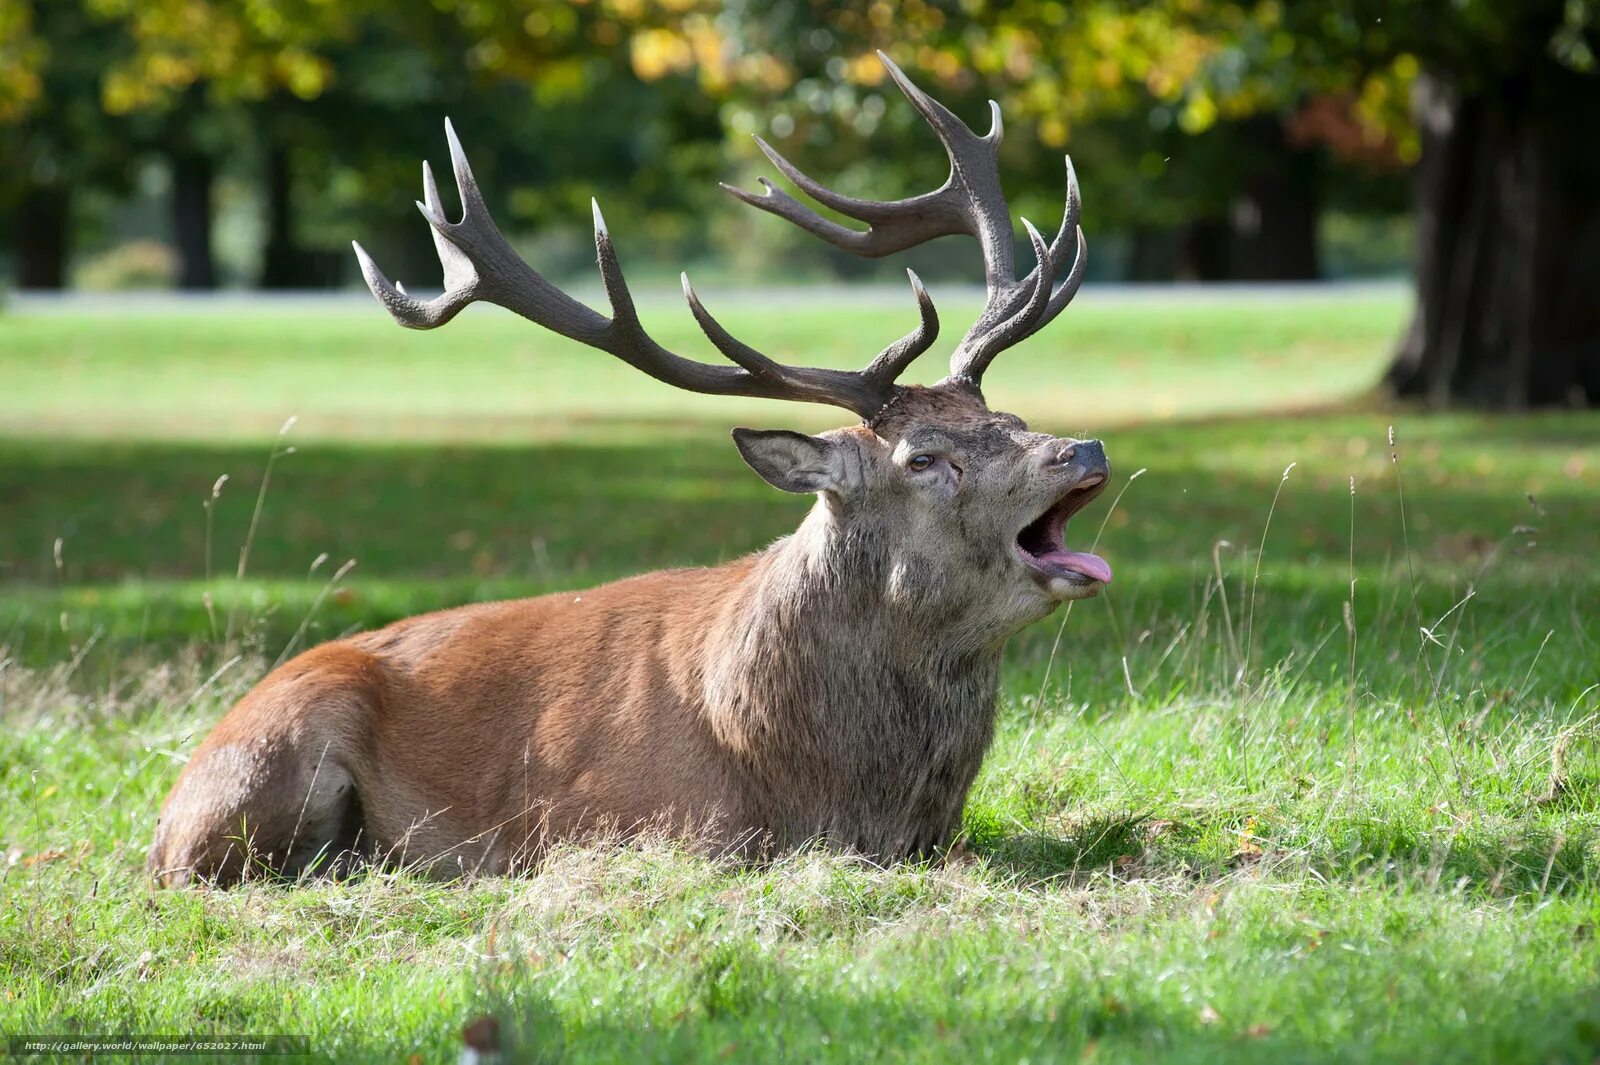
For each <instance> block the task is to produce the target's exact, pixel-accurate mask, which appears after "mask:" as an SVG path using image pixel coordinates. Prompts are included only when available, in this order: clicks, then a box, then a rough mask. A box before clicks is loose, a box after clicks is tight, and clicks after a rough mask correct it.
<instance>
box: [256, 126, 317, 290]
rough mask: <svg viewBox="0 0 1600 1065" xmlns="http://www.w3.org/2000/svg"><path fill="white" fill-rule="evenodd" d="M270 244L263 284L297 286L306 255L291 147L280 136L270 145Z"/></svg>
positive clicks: (263, 262)
mask: <svg viewBox="0 0 1600 1065" xmlns="http://www.w3.org/2000/svg"><path fill="white" fill-rule="evenodd" d="M266 170H267V172H266V188H265V189H264V190H263V191H264V192H265V193H266V201H267V243H266V247H265V248H264V249H263V250H262V253H261V287H262V288H294V287H296V286H298V285H303V284H305V283H306V282H305V280H304V279H303V278H302V277H301V274H302V266H303V259H304V256H303V255H302V254H301V251H300V247H299V246H298V245H297V244H296V243H295V239H294V171H293V168H292V167H291V165H290V151H289V148H288V147H287V146H286V145H284V144H283V142H282V141H281V140H280V139H278V138H273V140H272V142H271V143H270V144H268V145H267V167H266Z"/></svg>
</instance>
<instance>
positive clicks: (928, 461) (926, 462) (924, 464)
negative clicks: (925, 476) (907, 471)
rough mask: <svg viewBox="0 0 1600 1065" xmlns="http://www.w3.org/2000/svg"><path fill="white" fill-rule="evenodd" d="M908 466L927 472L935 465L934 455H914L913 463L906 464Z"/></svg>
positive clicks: (912, 457)
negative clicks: (926, 470)
mask: <svg viewBox="0 0 1600 1065" xmlns="http://www.w3.org/2000/svg"><path fill="white" fill-rule="evenodd" d="M906 465H907V466H910V467H911V468H912V469H913V470H925V469H927V468H928V467H929V466H932V465H933V456H932V455H912V456H911V461H910V462H908V463H906Z"/></svg>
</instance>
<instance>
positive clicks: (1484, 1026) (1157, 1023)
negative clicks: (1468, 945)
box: [477, 944, 1600, 1063]
mask: <svg viewBox="0 0 1600 1065" xmlns="http://www.w3.org/2000/svg"><path fill="white" fill-rule="evenodd" d="M682 960H683V961H684V962H685V963H686V964H690V965H695V966H697V971H696V975H695V977H694V979H693V980H692V982H691V984H690V990H689V992H688V996H687V1001H685V1002H684V1003H682V1006H681V1008H680V1009H679V1010H678V1011H677V1012H676V1013H675V1014H674V1015H672V1016H671V1017H662V1018H657V1019H652V1018H650V1016H649V1012H648V1009H647V1008H641V1006H640V1004H638V1003H630V1002H620V1001H619V1002H615V1003H613V1004H611V1005H612V1009H611V1010H608V1011H607V1012H606V1013H605V1014H603V1015H602V1016H603V1017H604V1019H601V1018H600V1017H596V1016H592V1015H591V1016H586V1017H585V1018H584V1019H583V1020H582V1021H581V1023H574V1021H572V1020H570V1019H569V1018H568V1017H567V1016H566V1015H564V1013H563V1008H562V1004H561V1002H560V1001H559V1000H557V999H556V998H554V997H553V996H552V995H551V994H549V993H548V992H543V991H540V990H537V989H536V988H535V987H530V986H528V984H527V983H526V982H525V978H522V977H520V976H519V975H518V974H516V973H515V972H513V973H511V974H509V975H506V974H502V975H500V976H498V977H496V978H493V979H492V980H491V982H490V983H489V985H488V986H487V987H486V988H485V989H484V995H483V998H484V1001H483V1007H484V1010H485V1012H484V1014H483V1017H484V1018H494V1021H495V1022H496V1025H495V1026H496V1027H497V1028H498V1037H497V1038H498V1043H499V1045H500V1047H501V1048H502V1049H504V1050H505V1051H506V1054H507V1059H508V1060H511V1061H519V1062H551V1063H553V1062H558V1061H559V1062H576V1061H620V1060H627V1061H706V1060H733V1061H809V1062H833V1061H847V1062H855V1061H867V1060H871V1061H918V1062H921V1061H950V1062H961V1063H966V1062H971V1061H996V1060H998V1061H1022V1060H1036V1061H1080V1060H1087V1059H1090V1058H1093V1059H1096V1060H1124V1059H1125V1058H1126V1059H1129V1060H1151V1059H1153V1058H1159V1060H1174V1061H1185V1062H1254V1061H1260V1062H1282V1061H1349V1060H1359V1061H1421V1060H1430V1061H1442V1060H1451V1061H1455V1060H1462V1061H1467V1060H1470V1061H1495V1062H1519V1061H1558V1060H1587V1057H1588V1055H1589V1054H1591V1053H1592V1052H1593V1049H1594V1047H1595V1045H1596V1043H1597V1041H1600V998H1596V997H1595V996H1594V995H1592V994H1591V995H1570V994H1569V995H1563V996H1559V997H1557V998H1555V999H1552V998H1550V997H1548V996H1545V995H1543V994H1541V993H1540V991H1539V989H1538V987H1537V984H1538V981H1537V980H1535V979H1527V978H1524V979H1522V980H1520V981H1513V985H1515V986H1511V987H1503V988H1498V989H1494V990H1493V991H1492V992H1491V990H1490V989H1486V988H1483V987H1476V988H1473V989H1471V990H1468V991H1466V993H1465V994H1466V1000H1465V1001H1463V1000H1461V999H1454V998H1452V999H1442V998H1441V999H1436V1000H1433V1001H1423V1000H1420V999H1416V998H1411V997H1410V996H1408V999H1409V1000H1408V1001H1404V1002H1403V1003H1402V1006H1403V1008H1402V1009H1400V1010H1398V1011H1396V1009H1395V999H1394V995H1395V990H1394V985H1393V984H1392V983H1391V984H1390V985H1389V986H1388V989H1387V990H1385V988H1384V987H1383V986H1380V984H1379V982H1378V981H1372V980H1366V981H1362V980H1361V978H1360V976H1359V970H1358V969H1354V970H1352V971H1348V972H1344V973H1342V974H1341V979H1340V986H1342V987H1344V988H1345V990H1344V991H1342V992H1341V993H1338V994H1333V993H1332V991H1331V988H1330V989H1327V990H1328V992H1329V994H1330V995H1331V997H1330V998H1329V999H1328V1000H1327V1001H1326V1002H1323V1003H1319V1004H1318V1005H1316V1006H1312V1007H1311V1008H1310V1010H1309V1011H1307V1010H1306V1009H1305V1007H1306V1005H1307V1000H1306V999H1305V998H1303V997H1302V998H1301V999H1299V1000H1298V1002H1297V1003H1296V1007H1295V1010H1294V1013H1293V1015H1290V1014H1288V1013H1286V1012H1285V1005H1286V1003H1285V1000H1284V999H1283V998H1282V997H1281V996H1279V995H1277V994H1274V993H1273V991H1271V990H1265V991H1261V992H1258V993H1255V994H1245V995H1241V996H1240V999H1241V1000H1242V1001H1243V1002H1249V1001H1251V1000H1252V999H1253V1000H1255V1001H1256V1002H1257V1003H1259V1006H1257V1007H1250V1006H1245V1005H1236V1004H1235V1003H1230V1002H1227V1001H1223V1002H1222V1009H1223V1010H1224V1011H1227V1012H1225V1013H1224V1012H1218V1010H1216V1009H1213V1008H1212V1007H1211V1005H1210V1004H1209V1003H1208V1002H1206V1001H1205V1000H1204V998H1203V997H1202V998H1200V999H1199V1000H1197V1001H1185V998H1186V996H1184V995H1180V994H1177V993H1166V994H1164V993H1163V991H1162V989H1161V988H1160V986H1159V984H1158V985H1156V986H1154V987H1152V986H1150V985H1148V984H1147V983H1144V984H1140V985H1136V986H1124V985H1125V983H1126V982H1125V981H1115V980H1108V981H1107V982H1106V983H1103V984H1102V983H1099V982H1097V981H1096V980H1095V979H1094V978H1093V977H1091V976H1084V977H1079V978H1076V979H1069V980H1068V981H1066V983H1067V984H1068V986H1067V987H1065V988H1061V989H1058V990H1056V991H1055V992H1053V993H1044V994H1041V995H1039V996H1037V1000H1036V1001H1034V1002H1032V1003H1030V1004H1029V1005H1028V1006H1026V1007H1022V1008H1018V1007H1012V1008H1004V1009H995V1008H993V1007H990V1006H987V1005H984V1004H982V996H981V989H979V988H973V991H974V992H975V993H974V994H973V995H970V996H969V995H966V994H962V993H961V991H960V989H959V988H958V987H951V986H939V984H937V983H932V984H930V985H928V986H921V987H918V988H916V989H915V991H911V990H910V989H906V988H902V989H900V990H898V991H895V990H884V991H881V992H877V993H872V992H865V991H862V990H855V989H847V988H838V989H837V990H832V989H828V990H825V989H821V988H817V987H813V986H809V985H808V984H805V983H801V982H799V981H797V980H795V979H794V976H793V974H792V973H791V972H790V970H789V969H788V967H787V966H786V965H785V964H784V963H783V962H781V961H777V960H774V959H773V957H772V956H770V955H769V954H767V953H764V952H761V951H760V950H758V949H756V948H754V947H751V946H748V945H734V944H725V945H723V946H721V947H718V948H715V949H713V950H711V951H709V952H708V953H707V954H705V955H703V956H701V957H699V958H692V957H691V958H685V959H682ZM1359 964H1360V963H1358V962H1347V963H1345V964H1344V965H1330V966H1329V967H1328V968H1329V969H1334V970H1339V969H1345V968H1346V966H1351V967H1357V966H1359ZM1249 965H1250V963H1249V962H1246V963H1245V967H1246V968H1248V967H1249ZM1236 978H1242V977H1236ZM979 979H981V976H980V977H979ZM1300 979H1302V980H1303V979H1304V977H1301V978H1300ZM1350 981H1354V985H1352V984H1351V983H1350ZM947 982H948V978H947ZM957 982H958V983H959V982H960V981H957ZM1288 982H1289V983H1291V984H1292V983H1296V982H1298V981H1293V980H1291V981H1288ZM1363 985H1364V986H1363ZM1299 990H1300V993H1301V994H1302V996H1303V995H1304V994H1305V993H1306V992H1307V990H1308V988H1306V987H1303V986H1302V987H1301V988H1300V989H1299ZM1201 994H1202V996H1203V992H1201ZM1491 994H1492V996H1493V1000H1492V1001H1491V1000H1490V999H1491ZM1124 996H1126V997H1124ZM594 1004H595V1005H598V1004H599V1000H598V999H596V1000H595V1003H594ZM1246 1009H1248V1010H1250V1012H1248V1013H1243V1012H1242V1011H1243V1010H1246ZM1328 1010H1332V1011H1334V1012H1336V1013H1337V1014H1338V1015H1339V1019H1338V1020H1335V1019H1333V1018H1332V1017H1330V1016H1327V1015H1326V1012H1327V1011H1328ZM585 1012H587V1011H585ZM1308 1012H1309V1014H1310V1015H1309V1016H1308V1015H1307V1013H1308ZM630 1015H631V1016H630ZM1351 1022H1353V1023H1351ZM485 1030H486V1027H485V1026H484V1024H483V1021H482V1020H480V1021H479V1023H478V1025H477V1032H479V1033H482V1032H484V1031H485Z"/></svg>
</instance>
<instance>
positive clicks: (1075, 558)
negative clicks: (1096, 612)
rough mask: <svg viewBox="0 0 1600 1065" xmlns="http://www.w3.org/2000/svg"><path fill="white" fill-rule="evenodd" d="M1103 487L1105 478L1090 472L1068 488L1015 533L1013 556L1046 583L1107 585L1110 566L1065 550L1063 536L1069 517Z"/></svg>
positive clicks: (1083, 553) (1089, 501)
mask: <svg viewBox="0 0 1600 1065" xmlns="http://www.w3.org/2000/svg"><path fill="white" fill-rule="evenodd" d="M1105 486H1106V479H1105V477H1104V476H1102V475H1101V474H1098V473H1091V474H1089V475H1088V476H1087V477H1085V478H1084V479H1083V480H1081V481H1079V482H1078V483H1077V484H1075V485H1073V486H1072V489H1071V490H1070V491H1069V492H1067V494H1066V495H1064V496H1062V497H1061V498H1060V499H1058V500H1056V502H1055V503H1054V504H1053V505H1052V506H1051V507H1050V509H1049V510H1047V511H1045V512H1044V513H1043V514H1041V515H1039V516H1038V517H1037V518H1035V519H1034V520H1033V521H1031V522H1029V523H1028V524H1027V525H1025V526H1023V528H1022V531H1021V532H1019V533H1018V534H1017V554H1018V556H1019V557H1020V558H1021V559H1022V561H1023V564H1025V565H1026V566H1027V567H1028V568H1029V569H1031V570H1033V572H1034V573H1035V574H1037V575H1038V576H1040V577H1042V578H1044V579H1046V580H1050V581H1057V580H1059V581H1068V582H1070V583H1074V584H1083V585H1100V584H1110V583H1111V567H1110V566H1109V565H1107V564H1106V560H1105V559H1103V558H1101V557H1100V556H1099V555H1091V554H1090V553H1089V552H1087V551H1069V550H1067V545H1066V541H1065V540H1064V539H1063V536H1064V534H1065V532H1066V528H1067V522H1068V521H1069V520H1070V519H1071V518H1072V516H1073V515H1074V514H1076V513H1078V511H1080V510H1082V509H1083V508H1084V507H1086V506H1088V505H1089V504H1090V503H1091V502H1093V500H1094V498H1095V497H1096V496H1098V495H1099V494H1100V493H1101V492H1102V491H1103V490H1104V489H1105Z"/></svg>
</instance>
